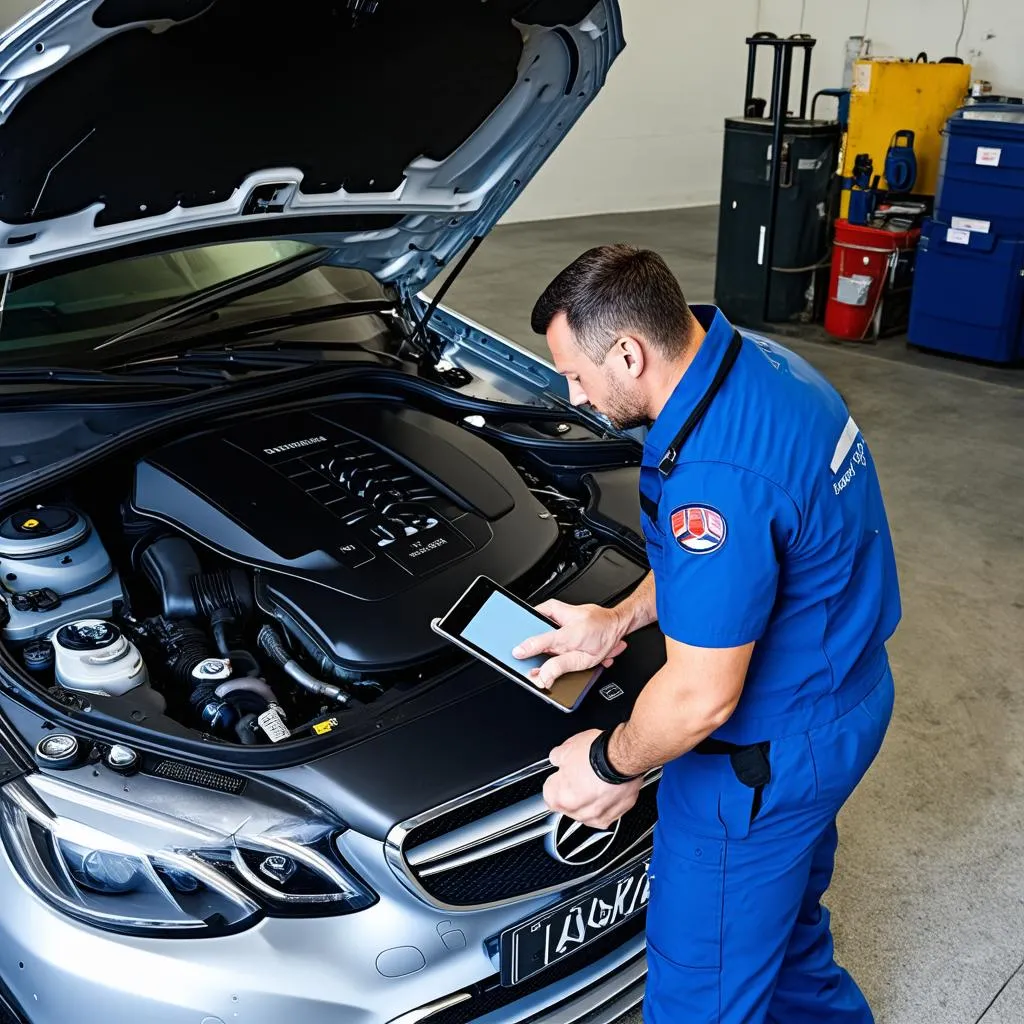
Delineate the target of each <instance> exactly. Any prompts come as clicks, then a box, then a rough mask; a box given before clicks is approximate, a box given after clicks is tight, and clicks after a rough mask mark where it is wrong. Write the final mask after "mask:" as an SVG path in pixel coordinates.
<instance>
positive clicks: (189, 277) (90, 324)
mask: <svg viewBox="0 0 1024 1024" xmlns="http://www.w3.org/2000/svg"><path fill="white" fill-rule="evenodd" d="M317 248H318V247H317V246H314V245H310V244H308V243H305V242H295V241H287V240H261V241H248V242H234V243H225V244H221V245H209V246H202V247H199V248H193V249H184V250H179V251H177V252H170V253H162V254H159V255H155V256H141V257H137V258H135V259H126V260H120V261H117V262H113V263H106V264H103V265H101V266H95V267H88V268H85V269H81V270H75V271H72V272H70V273H67V274H62V275H59V276H54V277H50V278H47V279H46V280H43V281H35V282H33V283H29V284H25V285H23V286H19V285H18V280H17V275H15V277H14V279H13V282H12V283H11V284H10V285H9V287H8V292H7V296H6V302H5V303H4V307H3V314H2V319H0V365H2V364H4V363H25V362H32V363H36V364H54V365H57V364H59V365H65V366H73V365H83V364H85V363H91V362H93V361H94V360H93V359H92V346H93V345H94V344H95V343H96V342H97V341H100V340H102V339H103V338H107V337H110V336H112V335H114V334H117V333H118V332H119V330H121V329H122V328H123V327H124V326H125V325H127V324H130V323H132V322H133V321H134V320H136V319H137V318H139V317H143V316H146V315H147V314H151V313H155V312H156V311H158V310H160V309H162V308H163V307H165V306H168V305H170V304H171V303H174V302H179V301H181V300H182V299H186V298H188V297H189V296H190V295H193V294H196V293H199V292H203V291H205V290H207V289H209V288H211V287H214V286H216V285H221V284H224V283H225V282H228V281H231V280H232V279H234V278H238V277H242V276H243V275H245V274H248V273H251V272H253V271H255V270H260V269H265V268H269V267H273V266H274V265H275V264H277V263H285V262H287V261H290V260H293V259H294V258H296V257H298V256H302V255H304V254H306V253H314V252H316V251H317ZM380 296H381V288H380V285H379V284H378V283H377V281H376V280H375V279H374V278H373V276H372V275H371V274H368V273H366V272H365V271H361V270H351V269H341V268H332V267H324V268H317V269H313V270H310V271H308V272H307V273H305V274H303V275H301V276H300V277H297V278H295V279H294V280H291V281H288V282H286V283H283V284H279V285H274V286H272V287H268V288H267V289H266V290H265V291H263V292H260V293H258V294H255V295H249V296H246V297H245V298H240V299H238V300H236V301H235V302H233V303H231V304H230V306H228V307H225V309H223V310H218V317H217V322H218V324H219V325H223V323H224V320H225V318H228V319H230V318H232V317H238V318H240V319H251V318H253V317H258V316H265V315H268V314H271V313H283V312H287V310H288V309H289V307H291V308H296V309H309V308H310V307H313V306H316V305H321V304H327V303H336V302H339V301H345V300H357V299H366V298H371V299H372V298H379V297H380Z"/></svg>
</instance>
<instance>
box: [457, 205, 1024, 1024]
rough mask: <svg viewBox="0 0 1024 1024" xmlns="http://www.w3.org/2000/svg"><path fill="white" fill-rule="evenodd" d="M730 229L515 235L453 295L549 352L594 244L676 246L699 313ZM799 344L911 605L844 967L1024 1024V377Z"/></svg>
mask: <svg viewBox="0 0 1024 1024" xmlns="http://www.w3.org/2000/svg"><path fill="white" fill-rule="evenodd" d="M715 224H716V212H715V210H714V209H713V208H705V209H700V210H684V211H674V212H671V213H656V214H642V215H630V216H614V217H600V218H583V219H579V220H571V221H555V222H546V223H538V224H528V225H510V226H508V227H504V228H499V229H498V230H496V231H495V232H494V233H493V235H492V237H491V238H489V239H488V240H487V241H486V242H485V243H484V244H483V246H482V247H481V249H480V251H479V252H478V253H477V254H476V256H475V257H474V259H473V262H472V263H470V265H469V266H468V267H467V269H466V271H465V272H464V274H463V276H462V277H461V278H460V279H459V280H458V281H457V282H456V283H455V284H454V285H453V287H452V290H451V292H450V293H449V295H448V297H447V298H446V302H447V303H449V304H451V305H453V306H455V307H456V308H458V309H460V310H462V311H463V312H465V313H466V314H467V315H469V316H471V317H473V318H474V319H476V320H478V321H480V322H481V323H484V324H486V325H488V326H489V327H491V328H492V329H494V330H497V331H498V332H500V333H503V334H505V335H507V336H509V337H511V338H514V339H515V340H517V341H520V342H522V343H524V344H530V345H535V344H536V343H537V340H538V339H534V338H532V337H531V335H530V333H529V323H528V320H529V312H530V308H531V306H532V304H533V301H534V299H535V298H536V296H537V294H538V293H539V291H540V290H541V289H542V288H543V286H544V285H545V284H546V283H547V281H548V280H549V279H550V278H551V277H552V276H553V275H554V274H555V273H556V272H557V271H558V270H560V269H561V268H562V267H563V266H564V265H565V264H566V263H568V262H569V261H570V260H571V259H572V258H573V257H575V256H576V255H578V253H579V252H581V251H582V250H584V249H585V248H587V247H589V246H591V245H595V244H599V243H602V242H608V241H630V242H635V243H638V244H641V245H646V246H650V247H651V248H654V249H657V250H658V251H660V252H661V253H662V254H663V255H664V256H665V257H666V259H667V260H668V261H669V263H670V264H671V265H672V267H673V269H674V270H675V271H676V273H677V274H678V275H679V278H680V281H681V282H682V285H683V288H684V290H685V291H686V293H687V297H688V299H689V300H690V301H691V302H706V301H710V300H711V298H712V290H713V278H714V255H715ZM541 343H542V342H541ZM786 344H789V345H791V347H792V348H794V349H795V350H796V351H798V352H800V353H801V354H803V355H804V356H806V357H807V358H808V359H810V360H811V362H812V363H814V364H815V365H816V366H817V367H819V368H820V369H821V370H822V371H823V372H824V373H825V374H827V376H828V377H829V378H830V379H831V380H832V381H833V383H834V384H835V385H836V386H837V387H838V388H839V389H840V390H841V391H842V392H843V394H844V395H845V396H846V398H847V400H848V401H849V403H850V405H851V407H852V412H853V414H854V416H855V418H856V420H857V422H858V424H860V425H861V427H862V429H863V430H864V433H865V434H866V436H867V438H868V441H869V443H870V444H871V446H872V449H873V452H874V455H875V458H876V461H877V463H878V466H879V469H880V473H881V478H882V484H883V487H884V491H885V496H886V502H887V507H888V510H889V516H890V520H891V523H892V527H893V532H894V537H895V544H896V551H897V556H898V558H899V565H900V573H901V583H902V591H903V602H904V620H903V623H902V625H901V628H900V630H899V632H898V633H897V634H896V636H895V638H894V639H893V641H892V643H891V647H890V650H891V656H892V661H893V666H894V671H895V675H896V682H897V690H898V696H897V703H896V712H895V716H894V721H893V726H892V728H891V731H890V733H889V736H888V738H887V741H886V744H885V747H884V749H883V751H882V754H881V756H880V758H879V760H878V761H877V762H876V764H875V766H874V767H873V768H872V770H871V772H870V773H869V775H868V777H867V778H866V779H865V781H864V782H863V783H862V785H861V787H860V788H859V789H858V791H857V792H856V793H855V794H854V797H853V799H852V800H851V801H850V803H849V804H848V805H847V807H846V808H845V809H844V812H843V814H842V816H841V818H840V830H841V845H840V852H839V865H838V869H837V873H836V877H835V882H834V885H833V887H832V889H831V890H830V892H829V894H828V896H827V901H828V903H829V905H830V906H831V908H832V911H833V914H834V925H835V932H836V946H837V950H838V957H839V959H840V960H841V962H842V963H843V964H844V965H845V966H846V967H847V968H849V970H850V971H851V972H852V973H853V975H854V976H855V977H856V978H857V979H858V981H859V982H860V984H861V987H862V988H863V989H864V991H865V993H866V994H867V996H868V998H869V1000H870V1002H871V1004H872V1006H873V1008H874V1010H875V1014H876V1018H877V1020H878V1022H879V1024H977V1022H978V1021H984V1024H1011V1022H1015V1024H1017V1022H1020V1021H1022V1020H1024V516H1022V511H1024V437H1022V425H1024V390H1022V387H1024V370H1022V371H1020V372H1019V373H1014V372H1013V371H1001V370H991V369H988V368H983V367H977V366H972V365H970V364H964V363H959V362H955V361H951V360H946V359H942V358H940V357H931V356H924V355H923V354H921V353H915V352H908V351H907V348H906V345H905V343H904V341H903V340H902V339H894V340H890V341H886V342H882V343H880V345H879V346H877V347H875V346H855V347H842V346H838V345H832V344H822V343H819V342H808V341H793V340H788V341H787V342H786ZM639 1020H640V1017H639V1014H635V1015H633V1016H632V1017H630V1018H629V1021H630V1022H639ZM624 1024H625V1022H624ZM680 1024H685V1022H682V1021H681V1022H680Z"/></svg>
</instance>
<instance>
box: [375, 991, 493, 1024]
mask: <svg viewBox="0 0 1024 1024" xmlns="http://www.w3.org/2000/svg"><path fill="white" fill-rule="evenodd" d="M472 998H473V997H472V995H470V993H469V992H458V993H456V994H455V995H452V996H445V998H444V999H438V1000H436V1001H435V1002H433V1003H427V1005H426V1006H421V1007H420V1008H419V1009H418V1010H410V1011H409V1012H408V1013H403V1014H402V1016H401V1017H395V1018H394V1019H393V1020H391V1021H389V1022H388V1024H419V1022H420V1021H421V1020H429V1019H430V1018H431V1017H433V1016H434V1014H436V1013H441V1012H442V1011H444V1010H450V1009H451V1008H452V1007H453V1006H458V1005H459V1003H464V1002H465V1001H466V1000H467V999H472Z"/></svg>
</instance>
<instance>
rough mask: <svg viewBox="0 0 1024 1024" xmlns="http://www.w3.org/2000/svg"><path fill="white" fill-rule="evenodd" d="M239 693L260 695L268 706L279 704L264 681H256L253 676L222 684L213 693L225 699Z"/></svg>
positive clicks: (230, 680)
mask: <svg viewBox="0 0 1024 1024" xmlns="http://www.w3.org/2000/svg"><path fill="white" fill-rule="evenodd" d="M239 691H245V692H246V693H255V694H258V695H259V696H260V697H262V698H263V699H264V700H265V701H266V702H267V703H268V704H276V703H278V701H277V697H275V696H274V691H273V690H272V689H271V688H270V687H269V686H268V685H267V684H266V683H265V682H264V681H263V680H262V679H255V678H253V677H252V676H247V677H245V678H243V679H229V680H228V681H227V682H226V683H221V684H220V686H218V687H217V689H216V690H214V691H213V692H214V693H215V694H216V695H217V696H218V697H220V698H222V699H223V698H224V697H229V696H230V695H231V694H233V693H237V692H239Z"/></svg>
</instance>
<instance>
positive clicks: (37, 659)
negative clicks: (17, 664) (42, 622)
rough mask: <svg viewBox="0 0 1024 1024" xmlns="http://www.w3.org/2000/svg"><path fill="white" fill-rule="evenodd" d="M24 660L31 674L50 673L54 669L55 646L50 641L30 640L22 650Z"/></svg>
mask: <svg viewBox="0 0 1024 1024" xmlns="http://www.w3.org/2000/svg"><path fill="white" fill-rule="evenodd" d="M21 657H22V660H23V661H24V662H25V668H27V669H28V670H29V672H48V671H50V669H52V668H53V662H54V653H53V644H51V643H50V641H49V640H45V639H40V640H30V641H29V642H28V643H27V644H25V646H24V647H23V648H22V650H21Z"/></svg>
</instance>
